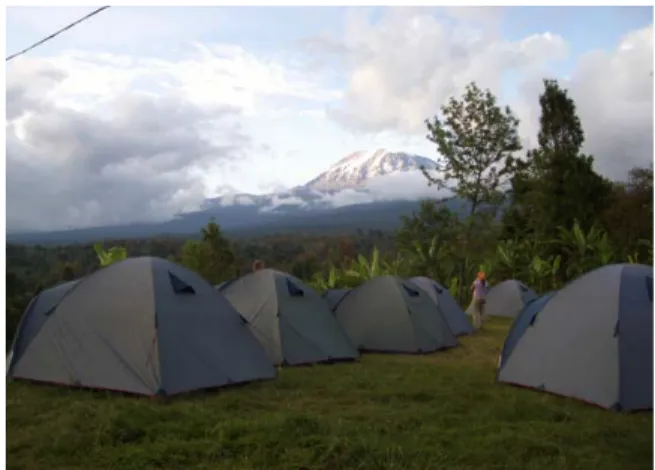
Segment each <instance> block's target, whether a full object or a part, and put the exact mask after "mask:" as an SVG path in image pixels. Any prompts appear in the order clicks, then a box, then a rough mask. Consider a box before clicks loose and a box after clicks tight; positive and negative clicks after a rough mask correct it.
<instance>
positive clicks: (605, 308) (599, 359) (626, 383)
mask: <svg viewBox="0 0 655 470" xmlns="http://www.w3.org/2000/svg"><path fill="white" fill-rule="evenodd" d="M498 381H500V382H504V383H509V384H514V385H520V386H524V387H531V388H536V389H539V390H544V391H546V392H551V393H554V394H558V395H563V396H567V397H573V398H577V399H580V400H583V401H585V402H587V403H592V404H596V405H598V406H600V407H603V408H608V409H612V410H626V411H627V410H652V408H653V267H652V266H644V265H637V264H615V265H608V266H604V267H602V268H599V269H596V270H594V271H591V272H589V273H587V274H585V275H583V276H581V277H579V278H578V279H576V280H574V281H572V282H571V283H569V284H567V285H566V286H565V287H564V288H562V289H561V290H559V291H556V292H553V293H549V294H547V295H545V296H542V297H540V298H538V299H536V300H534V301H532V302H530V303H529V304H528V305H527V306H526V308H525V309H524V310H523V312H522V313H521V314H520V315H519V316H518V317H517V318H516V320H515V321H514V324H513V326H512V328H511V330H510V332H509V334H508V335H507V338H506V339H505V342H504V345H503V350H502V354H501V356H500V358H499V369H498Z"/></svg>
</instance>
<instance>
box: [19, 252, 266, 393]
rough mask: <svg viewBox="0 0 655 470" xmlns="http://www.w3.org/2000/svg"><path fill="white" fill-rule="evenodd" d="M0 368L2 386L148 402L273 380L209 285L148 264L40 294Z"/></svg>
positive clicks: (131, 263) (177, 269) (120, 267)
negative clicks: (121, 395) (30, 385)
mask: <svg viewBox="0 0 655 470" xmlns="http://www.w3.org/2000/svg"><path fill="white" fill-rule="evenodd" d="M7 362H8V368H7V369H8V370H7V375H8V377H9V378H15V379H27V380H32V381H37V382H49V383H55V384H62V385H69V386H79V387H88V388H101V389H108V390H114V391H121V392H129V393H135V394H141V395H150V396H152V395H174V394H177V393H181V392H186V391H191V390H196V389H202V388H214V387H220V386H224V385H229V384H236V383H242V382H249V381H253V380H260V379H272V378H274V377H275V374H276V373H275V367H274V365H273V364H272V363H271V361H270V360H269V359H268V358H267V357H266V353H265V352H264V350H263V349H262V347H261V346H260V344H259V343H258V342H257V340H256V339H255V338H254V337H253V335H252V334H251V333H250V331H249V330H248V328H247V326H246V324H245V323H244V321H243V319H242V318H241V317H240V316H239V314H238V313H237V312H236V311H235V310H234V308H233V307H232V306H231V305H230V304H229V303H228V302H227V300H226V299H225V298H224V297H223V296H222V295H220V294H219V293H218V292H216V291H215V290H214V288H213V287H212V286H211V285H210V284H209V283H208V282H207V281H205V280H204V279H202V278H201V277H200V276H198V275H197V274H195V273H193V272H191V271H189V270H187V269H185V268H183V267H182V266H179V265H177V264H174V263H171V262H169V261H166V260H163V259H159V258H150V257H141V258H129V259H127V260H124V261H120V262H118V263H115V264H112V265H109V266H107V267H105V268H102V269H100V270H98V271H96V272H94V273H93V274H91V275H89V276H87V277H85V278H83V279H81V280H79V281H76V282H73V283H68V284H64V285H61V286H57V287H55V288H53V289H50V290H46V291H44V292H42V293H40V294H39V295H38V296H37V297H36V298H34V299H33V300H32V302H31V303H30V305H29V306H28V308H27V310H26V312H25V314H24V315H23V318H22V319H21V322H20V324H19V327H18V332H17V334H16V337H15V339H14V343H13V345H12V349H11V351H10V353H9V357H8V361H7Z"/></svg>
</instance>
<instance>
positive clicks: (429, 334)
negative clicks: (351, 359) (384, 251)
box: [334, 276, 457, 353]
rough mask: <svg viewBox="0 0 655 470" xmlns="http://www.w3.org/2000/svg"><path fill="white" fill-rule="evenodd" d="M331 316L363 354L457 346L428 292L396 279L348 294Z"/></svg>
mask: <svg viewBox="0 0 655 470" xmlns="http://www.w3.org/2000/svg"><path fill="white" fill-rule="evenodd" d="M334 313H335V316H336V317H337V320H338V321H339V323H341V325H343V328H344V329H345V330H346V333H348V335H349V336H350V338H351V340H352V341H353V343H354V344H355V345H356V346H357V347H358V348H359V349H360V350H363V351H376V352H397V353H427V352H432V351H436V350H439V349H444V348H449V347H454V346H456V345H457V339H456V338H455V336H454V335H453V333H452V332H451V331H450V328H449V327H448V323H447V322H446V320H445V319H444V317H443V316H442V314H441V312H440V310H439V309H438V308H437V307H436V305H435V303H434V302H433V301H432V299H431V298H430V296H429V295H428V294H427V292H425V291H424V290H423V289H421V288H420V287H418V286H417V285H416V284H414V283H413V282H411V281H408V280H403V279H401V278H399V277H396V276H380V277H375V278H373V279H370V280H368V281H366V282H365V283H364V284H362V285H361V286H359V287H357V288H356V289H353V290H352V291H351V292H349V293H348V295H346V296H345V297H344V298H343V299H342V300H341V302H340V303H339V305H338V306H337V308H336V309H335V311H334Z"/></svg>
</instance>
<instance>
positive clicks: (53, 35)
mask: <svg viewBox="0 0 655 470" xmlns="http://www.w3.org/2000/svg"><path fill="white" fill-rule="evenodd" d="M107 8H109V6H104V7H100V8H98V9H97V10H94V11H92V12H91V13H89V14H88V15H86V16H83V17H82V18H80V19H79V20H77V21H74V22H72V23H71V24H69V25H68V26H65V27H63V28H62V29H60V30H59V31H57V32H55V33H52V34H51V35H50V36H48V37H46V38H43V39H41V40H40V41H39V42H36V43H34V44H32V45H31V46H30V47H28V48H26V49H23V50H22V51H20V52H17V53H15V54H12V55H10V56H9V57H7V58H6V59H5V62H9V61H10V60H11V59H14V58H16V57H18V56H20V55H23V54H25V53H26V52H28V51H31V50H32V49H34V48H35V47H37V46H40V45H41V44H43V43H44V42H47V41H49V40H51V39H52V38H54V37H56V36H59V35H60V34H61V33H63V32H64V31H67V30H69V29H71V28H72V27H73V26H76V25H78V24H80V23H81V22H83V21H86V20H88V19H89V18H91V17H92V16H95V15H97V14H98V13H100V12H101V11H103V10H106V9H107Z"/></svg>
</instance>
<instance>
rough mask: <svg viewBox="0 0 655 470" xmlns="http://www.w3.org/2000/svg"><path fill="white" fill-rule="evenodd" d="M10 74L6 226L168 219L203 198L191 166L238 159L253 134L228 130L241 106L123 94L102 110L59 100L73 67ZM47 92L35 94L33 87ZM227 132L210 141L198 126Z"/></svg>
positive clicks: (61, 226)
mask: <svg viewBox="0 0 655 470" xmlns="http://www.w3.org/2000/svg"><path fill="white" fill-rule="evenodd" d="M15 72H16V73H15V74H9V76H8V88H7V95H8V97H10V98H9V99H8V104H9V106H8V116H11V118H12V119H11V120H10V121H9V122H8V124H7V225H8V227H9V229H14V230H21V229H64V228H70V227H82V226H91V225H110V224H116V223H125V222H135V221H144V220H162V219H166V218H168V217H170V216H171V215H172V214H174V213H175V212H178V211H180V210H184V209H187V210H188V209H193V208H194V207H196V206H197V205H198V204H199V203H200V202H201V201H202V200H203V197H204V187H203V185H202V184H201V180H200V179H199V178H198V176H197V175H196V174H194V170H198V169H201V168H203V167H206V166H207V165H209V164H211V163H212V162H213V161H215V160H220V159H230V158H238V156H239V153H240V151H241V148H242V146H243V145H244V144H247V142H248V138H247V136H244V135H240V134H239V133H238V132H237V131H232V130H230V127H229V119H230V118H231V117H233V116H234V115H235V113H236V111H235V110H234V109H233V108H230V107H224V108H214V109H213V110H212V111H213V112H211V113H209V112H208V111H207V110H204V109H201V108H199V107H197V106H194V105H193V104H190V103H189V102H188V101H184V100H180V99H179V98H177V97H175V96H158V97H153V96H149V95H147V94H142V93H135V92H131V93H122V94H120V95H118V96H116V97H114V98H113V99H111V100H106V103H105V106H104V108H103V109H104V110H105V111H107V113H106V114H102V113H98V114H96V113H93V112H91V111H89V110H75V109H71V108H67V107H62V106H58V105H57V104H56V102H55V101H54V100H53V99H52V96H49V95H51V93H50V92H45V90H44V88H43V87H40V86H39V85H40V84H44V83H47V84H49V85H50V87H51V88H54V89H56V88H57V87H58V85H60V84H64V83H65V82H66V80H67V77H68V75H67V73H66V72H65V71H63V70H61V69H58V68H55V67H54V66H53V67H49V66H48V65H47V64H46V63H41V64H39V66H36V67H32V66H29V65H26V67H25V69H21V64H18V70H16V71H15ZM39 89H41V90H43V91H44V92H43V93H42V94H41V95H39V94H38V93H36V92H35V91H34V90H39ZM210 121H211V122H212V123H213V126H214V128H215V127H216V126H220V123H224V125H223V126H222V127H221V128H222V129H223V131H224V134H223V135H224V137H223V142H222V143H217V142H215V141H214V142H210V141H209V140H208V139H207V138H205V137H203V135H202V127H203V125H205V124H206V123H208V122H210Z"/></svg>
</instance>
